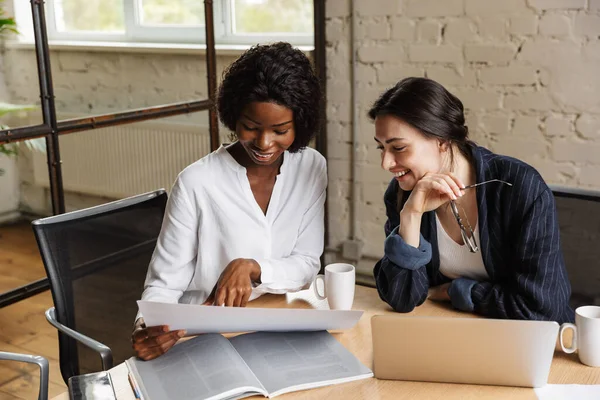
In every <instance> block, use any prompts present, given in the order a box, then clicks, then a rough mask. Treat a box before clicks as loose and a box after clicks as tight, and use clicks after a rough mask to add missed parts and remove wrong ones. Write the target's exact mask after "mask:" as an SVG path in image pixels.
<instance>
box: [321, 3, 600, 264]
mask: <svg viewBox="0 0 600 400" xmlns="http://www.w3.org/2000/svg"><path fill="white" fill-rule="evenodd" d="M355 1H356V2H357V5H359V14H360V24H361V25H363V26H364V27H365V29H364V30H363V31H362V35H364V36H362V35H361V36H359V37H358V43H357V45H358V48H359V69H358V70H359V71H360V73H359V82H358V83H359V89H358V93H357V98H358V99H359V102H360V103H359V104H360V108H361V113H363V114H364V113H366V111H367V110H368V106H369V104H370V102H372V101H373V100H374V99H375V98H376V97H377V96H378V94H381V93H382V92H383V90H385V89H386V88H387V87H389V86H391V85H392V84H394V83H396V82H397V81H399V80H400V79H402V78H404V77H407V76H427V77H430V78H432V79H435V80H437V81H439V82H441V83H442V84H444V85H445V86H446V87H447V88H448V89H449V90H450V91H451V92H452V93H454V94H455V95H457V96H458V97H459V98H460V99H461V100H462V101H463V103H464V105H465V107H466V118H467V123H468V124H469V128H470V129H469V131H470V135H471V137H472V138H474V139H476V140H477V141H478V142H479V143H480V144H483V145H485V146H488V147H490V148H491V149H492V150H494V151H497V152H500V153H504V154H508V155H512V156H515V157H518V158H522V159H523V160H524V161H526V162H529V163H530V164H532V165H533V166H535V167H536V168H538V169H539V171H540V173H541V174H542V175H543V176H544V178H545V179H546V180H547V181H548V182H551V183H558V184H564V185H568V186H584V187H586V186H587V187H594V188H600V157H599V156H598V154H600V97H599V96H598V93H600V78H599V75H598V71H600V40H599V36H600V0H502V1H497V0H445V1H438V0H402V1H390V3H389V4H387V5H385V6H384V5H381V7H386V8H387V7H389V8H390V9H391V11H392V12H393V14H390V15H387V16H385V15H381V14H380V13H379V11H375V10H371V8H373V9H374V8H375V3H377V2H373V1H372V0H355ZM331 2H332V0H328V1H327V3H328V4H329V3H331ZM348 5H349V1H348V0H339V1H337V2H336V6H335V7H333V5H328V7H329V8H332V7H333V8H335V10H334V11H335V12H332V13H329V12H328V14H327V18H328V19H327V21H328V22H327V25H328V26H334V27H335V28H331V29H332V30H333V31H334V32H336V36H334V37H333V38H328V42H330V43H329V44H328V52H327V57H328V68H329V70H333V71H335V72H334V73H333V72H331V73H330V74H329V77H330V80H329V82H328V85H329V88H330V89H331V88H334V87H339V86H338V85H340V84H341V85H347V84H348V81H347V76H348V73H347V72H346V71H347V70H349V68H350V66H349V65H348V60H349V58H348V53H349V50H348V38H347V37H344V38H340V35H339V34H338V33H339V32H348V31H347V27H346V28H344V26H346V25H347V24H349V23H350V19H349V18H348V16H349V14H350V13H349V10H348ZM361 9H363V10H364V11H362V12H361V11H360V10H361ZM368 12H372V13H374V14H373V16H367V15H366V13H368ZM375 13H376V15H375ZM370 24H375V25H376V26H377V27H378V29H375V28H373V30H372V31H369V29H368V27H369V26H370ZM340 25H341V27H340ZM387 32H389V36H388V35H387ZM373 71H375V72H374V73H375V75H376V78H372V77H370V76H369V74H371V73H373ZM329 96H330V97H331V92H330V94H329ZM344 96H345V94H340V95H339V96H337V95H335V97H334V101H332V100H330V102H329V105H328V119H329V124H328V126H329V127H330V131H329V135H330V136H329V145H330V147H329V148H330V151H333V152H334V153H335V156H336V160H335V164H330V166H329V168H330V180H331V182H332V184H333V189H332V188H330V190H329V204H330V208H329V210H330V213H332V214H335V216H334V215H330V221H329V222H330V229H331V232H330V238H329V239H330V248H331V249H337V248H338V246H339V245H340V244H341V242H342V241H343V240H346V239H348V238H349V227H350V220H349V219H350V218H351V214H350V210H351V208H350V205H349V201H350V199H349V181H348V179H349V177H350V162H349V157H348V158H344V156H345V155H346V154H348V153H349V151H350V144H349V142H350V136H351V135H350V130H351V125H350V123H349V120H348V119H343V118H339V117H338V114H339V109H340V108H344V107H345V108H346V109H350V104H348V103H347V99H346V100H345V103H342V104H340V101H344ZM332 132H333V133H332ZM344 132H345V133H344ZM359 132H360V134H359V137H360V142H359V144H360V146H361V153H360V157H359V158H360V160H361V162H360V164H359V165H360V173H359V175H360V176H359V178H360V181H361V188H362V191H361V194H360V202H361V208H360V210H359V214H358V221H359V224H358V225H359V230H360V233H361V234H362V235H363V236H361V239H362V240H363V241H364V242H365V251H366V252H367V253H369V254H370V255H372V256H380V255H381V252H382V246H383V231H382V225H381V224H378V223H375V222H374V221H378V222H379V221H383V219H385V210H384V207H383V202H382V196H383V191H384V190H385V187H386V185H387V182H388V181H389V176H388V175H386V174H385V173H382V172H381V170H380V168H379V162H380V159H379V155H378V153H377V151H376V150H374V147H375V145H374V143H373V139H372V138H373V135H374V127H373V125H372V123H371V122H370V121H368V119H367V118H365V117H364V115H362V114H361V115H360V116H359ZM332 147H336V148H335V150H333V149H332ZM337 169H340V171H337ZM342 187H343V188H345V189H347V190H345V191H344V192H341V191H340V189H339V188H342ZM342 210H343V211H342ZM340 213H343V218H342V219H341V221H343V223H341V224H338V219H337V218H338V215H339V214H340ZM381 223H382V222H381ZM371 265H372V264H371Z"/></svg>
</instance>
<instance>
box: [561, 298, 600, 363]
mask: <svg viewBox="0 0 600 400" xmlns="http://www.w3.org/2000/svg"><path fill="white" fill-rule="evenodd" d="M566 329H572V330H573V344H572V345H571V347H565V345H564V344H563V332H564V331H565V330H566ZM559 336H560V347H562V349H563V351H564V352H565V353H574V352H575V351H576V350H577V351H578V353H579V360H580V361H581V362H582V363H584V364H585V365H589V366H590V367H600V306H583V307H579V308H578V309H577V310H575V325H573V324H569V323H566V324H562V326H561V327H560V334H559Z"/></svg>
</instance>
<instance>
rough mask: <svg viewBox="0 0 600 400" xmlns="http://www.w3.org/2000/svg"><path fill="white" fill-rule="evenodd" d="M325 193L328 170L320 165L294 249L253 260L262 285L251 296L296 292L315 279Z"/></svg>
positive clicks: (322, 234) (322, 231) (321, 238)
mask: <svg viewBox="0 0 600 400" xmlns="http://www.w3.org/2000/svg"><path fill="white" fill-rule="evenodd" d="M326 191H327V169H326V167H325V165H324V164H323V169H322V170H321V172H320V175H319V177H318V178H317V179H316V184H315V190H314V191H313V194H312V196H311V201H310V202H309V204H310V205H309V207H308V209H307V210H306V211H305V213H304V216H303V217H302V221H301V223H300V229H299V231H298V238H297V240H296V244H295V246H294V249H293V250H292V252H291V254H290V255H289V256H288V257H282V258H263V259H256V262H258V264H259V265H260V269H261V284H260V285H258V286H257V287H256V288H254V289H253V294H256V295H258V294H262V293H279V294H280V293H286V292H295V291H299V290H302V289H306V288H308V287H309V286H310V284H311V283H312V281H313V280H314V279H315V276H316V275H317V274H318V273H319V269H320V268H321V261H320V257H321V254H323V246H324V236H325V225H324V224H325V196H326Z"/></svg>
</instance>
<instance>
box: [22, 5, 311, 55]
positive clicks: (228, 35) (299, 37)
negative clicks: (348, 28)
mask: <svg viewBox="0 0 600 400" xmlns="http://www.w3.org/2000/svg"><path fill="white" fill-rule="evenodd" d="M19 1H20V0H15V4H16V3H19ZM141 1H143V0H123V13H124V25H125V31H124V32H115V33H110V32H97V31H90V32H86V31H71V32H64V31H61V30H59V28H58V26H57V23H56V21H57V20H56V10H57V9H56V0H46V25H47V27H46V28H47V31H48V39H49V40H51V41H52V40H57V41H69V42H116V43H119V42H129V43H172V44H197V45H203V44H205V43H206V40H205V38H206V36H205V27H204V24H202V25H198V26H194V27H190V26H185V27H184V26H160V27H158V26H155V27H152V26H143V25H141V24H140V23H139V21H140V20H141V16H140V13H139V9H140V7H141ZM197 1H201V0H197ZM233 1H235V0H217V1H215V2H214V3H213V11H214V24H215V26H214V32H215V43H216V44H218V45H248V46H250V45H254V44H257V43H265V42H272V41H279V40H283V41H287V42H290V43H291V44H293V45H295V46H312V45H313V44H314V34H313V32H311V33H310V34H293V33H273V34H235V33H233ZM29 39H31V38H29Z"/></svg>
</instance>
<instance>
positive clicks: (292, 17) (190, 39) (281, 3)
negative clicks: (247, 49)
mask: <svg viewBox="0 0 600 400" xmlns="http://www.w3.org/2000/svg"><path fill="white" fill-rule="evenodd" d="M16 3H19V0H17V1H16ZM213 8H214V21H215V40H216V42H217V44H255V43H258V42H265V41H273V40H286V41H289V42H291V43H293V44H296V45H312V44H313V0H214V1H213ZM46 17H47V26H48V36H49V38H50V39H51V40H52V39H55V40H75V41H132V42H135V41H139V42H171V43H204V39H205V37H204V2H203V1H202V0H47V1H46Z"/></svg>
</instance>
